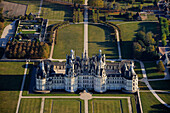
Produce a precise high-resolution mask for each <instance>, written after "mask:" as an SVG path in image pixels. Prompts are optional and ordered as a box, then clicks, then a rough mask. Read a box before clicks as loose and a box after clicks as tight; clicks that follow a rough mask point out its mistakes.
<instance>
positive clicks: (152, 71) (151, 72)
mask: <svg viewBox="0 0 170 113" xmlns="http://www.w3.org/2000/svg"><path fill="white" fill-rule="evenodd" d="M144 65H145V70H146V74H147V77H148V79H156V78H164V73H163V72H159V71H158V70H157V67H156V66H157V64H156V62H155V61H149V62H144Z"/></svg>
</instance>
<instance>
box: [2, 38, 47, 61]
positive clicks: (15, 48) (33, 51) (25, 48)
mask: <svg viewBox="0 0 170 113" xmlns="http://www.w3.org/2000/svg"><path fill="white" fill-rule="evenodd" d="M49 53H50V51H49V45H48V44H47V43H44V42H39V41H32V42H31V41H28V42H18V41H16V42H15V41H13V42H11V41H9V42H8V43H7V46H6V50H5V55H6V57H7V58H16V59H19V58H48V57H49Z"/></svg>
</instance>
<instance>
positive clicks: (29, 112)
mask: <svg viewBox="0 0 170 113" xmlns="http://www.w3.org/2000/svg"><path fill="white" fill-rule="evenodd" d="M40 108H41V99H40V98H39V99H25V98H24V99H21V103H20V107H19V113H39V112H40Z"/></svg>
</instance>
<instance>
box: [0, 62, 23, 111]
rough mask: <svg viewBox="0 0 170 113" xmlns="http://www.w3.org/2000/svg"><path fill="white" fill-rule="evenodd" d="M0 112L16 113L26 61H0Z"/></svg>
mask: <svg viewBox="0 0 170 113" xmlns="http://www.w3.org/2000/svg"><path fill="white" fill-rule="evenodd" d="M0 65H1V66H0V86H1V87H0V100H1V102H0V113H14V112H15V110H16V106H17V102H18V95H19V91H20V88H21V83H22V78H23V74H24V67H23V66H24V65H25V63H24V62H0Z"/></svg>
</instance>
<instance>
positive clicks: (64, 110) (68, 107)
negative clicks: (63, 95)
mask: <svg viewBox="0 0 170 113" xmlns="http://www.w3.org/2000/svg"><path fill="white" fill-rule="evenodd" d="M44 106H45V107H44V113H49V112H50V113H79V112H80V113H84V101H83V100H81V99H45V105H44Z"/></svg>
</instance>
